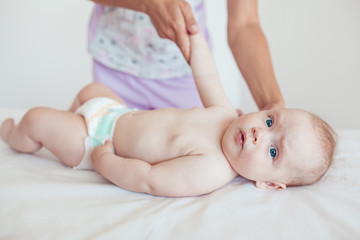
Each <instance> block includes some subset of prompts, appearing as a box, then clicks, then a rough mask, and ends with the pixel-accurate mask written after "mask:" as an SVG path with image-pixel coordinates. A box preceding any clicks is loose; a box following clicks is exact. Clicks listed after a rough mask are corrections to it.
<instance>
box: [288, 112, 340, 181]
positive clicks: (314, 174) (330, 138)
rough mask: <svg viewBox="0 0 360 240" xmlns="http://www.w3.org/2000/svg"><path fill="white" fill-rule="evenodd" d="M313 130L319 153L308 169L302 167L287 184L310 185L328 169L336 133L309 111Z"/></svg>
mask: <svg viewBox="0 0 360 240" xmlns="http://www.w3.org/2000/svg"><path fill="white" fill-rule="evenodd" d="M309 115H310V118H311V121H312V126H313V130H314V132H315V135H316V136H317V144H319V146H320V148H319V149H320V154H318V155H317V156H318V159H317V160H318V161H316V160H315V161H314V164H313V166H312V167H311V168H310V169H304V172H303V173H301V174H295V175H296V176H294V177H293V179H292V180H291V181H290V183H289V184H287V185H288V186H303V185H310V184H313V183H315V182H317V181H319V180H320V179H321V178H322V177H323V176H324V174H325V173H326V171H327V170H328V169H329V167H330V165H331V163H332V160H333V158H334V153H335V148H336V142H337V135H336V133H335V131H334V130H333V129H332V128H331V126H330V125H329V124H328V123H327V122H325V121H324V120H323V119H321V118H320V117H318V116H317V115H315V114H313V113H310V112H309Z"/></svg>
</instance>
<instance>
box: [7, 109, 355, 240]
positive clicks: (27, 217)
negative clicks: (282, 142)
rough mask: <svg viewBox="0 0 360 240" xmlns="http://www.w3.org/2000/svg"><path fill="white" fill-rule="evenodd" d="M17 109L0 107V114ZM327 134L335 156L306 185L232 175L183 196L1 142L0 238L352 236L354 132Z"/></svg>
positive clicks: (14, 112) (11, 113) (14, 113)
mask: <svg viewBox="0 0 360 240" xmlns="http://www.w3.org/2000/svg"><path fill="white" fill-rule="evenodd" d="M24 113H25V111H24V110H19V109H0V121H1V122H2V121H3V120H4V119H5V117H9V116H10V117H14V118H15V119H16V120H17V121H18V120H19V119H20V118H21V116H22V115H23V114H24ZM336 131H337V133H338V136H339V143H338V148H337V151H336V155H335V158H334V162H333V164H332V166H331V167H330V169H329V171H328V172H327V174H326V175H325V176H324V177H323V178H322V179H321V180H320V181H319V182H318V183H316V184H314V185H312V186H303V187H291V188H287V189H286V190H278V191H269V190H260V189H257V188H255V187H254V184H253V183H251V182H249V181H247V180H245V179H243V178H241V177H237V178H235V179H234V180H233V181H231V182H230V183H229V184H227V185H225V186H224V187H222V188H220V189H219V190H217V191H215V192H212V193H210V194H207V195H203V196H199V197H186V198H166V197H156V196H151V195H147V194H141V193H134V192H130V191H126V190H123V189H121V188H119V187H117V186H115V185H113V184H111V183H109V182H108V181H107V180H105V179H104V178H103V177H101V176H100V175H98V174H97V173H95V172H93V171H78V170H73V169H71V168H68V167H66V166H64V165H63V164H62V163H60V162H59V161H58V160H57V159H56V158H55V157H54V156H53V155H52V154H51V153H50V152H48V151H46V150H41V151H39V152H38V153H36V154H32V155H31V154H22V153H17V152H14V151H12V150H11V149H10V148H9V147H8V146H7V145H6V144H4V143H3V142H2V141H0V239H360V227H359V223H360V129H353V130H344V129H337V130H336Z"/></svg>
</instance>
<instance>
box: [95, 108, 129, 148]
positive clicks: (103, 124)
mask: <svg viewBox="0 0 360 240" xmlns="http://www.w3.org/2000/svg"><path fill="white" fill-rule="evenodd" d="M130 111H133V109H129V108H122V109H116V108H115V109H108V113H107V114H106V115H104V116H103V117H102V118H101V120H100V122H99V125H98V127H97V129H96V131H95V134H94V135H93V137H92V145H93V146H94V147H95V146H99V145H103V144H104V141H105V139H107V138H108V137H109V136H110V134H111V129H112V125H113V123H114V120H115V119H116V118H117V117H118V116H119V115H123V114H125V113H127V112H130Z"/></svg>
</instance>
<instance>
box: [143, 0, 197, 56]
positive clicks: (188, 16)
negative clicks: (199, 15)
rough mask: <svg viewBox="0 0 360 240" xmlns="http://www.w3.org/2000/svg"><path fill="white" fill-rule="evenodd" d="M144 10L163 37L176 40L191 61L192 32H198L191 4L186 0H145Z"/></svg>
mask: <svg viewBox="0 0 360 240" xmlns="http://www.w3.org/2000/svg"><path fill="white" fill-rule="evenodd" d="M143 4H144V6H145V9H144V12H145V13H146V14H148V15H149V16H150V19H151V21H152V23H153V25H154V27H155V28H156V31H157V33H158V34H159V36H160V37H161V38H167V39H170V40H172V41H174V42H175V43H176V44H177V45H178V47H179V48H180V50H181V52H182V54H183V55H184V57H185V59H186V61H187V62H190V38H189V33H190V34H195V33H197V32H198V27H197V24H196V20H195V18H194V15H193V12H192V9H191V6H190V4H189V3H187V2H186V1H185V0H143Z"/></svg>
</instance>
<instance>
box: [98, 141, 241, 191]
mask: <svg viewBox="0 0 360 240" xmlns="http://www.w3.org/2000/svg"><path fill="white" fill-rule="evenodd" d="M91 159H92V162H93V166H94V169H95V170H96V172H98V173H99V174H101V175H102V176H103V177H105V178H106V179H108V180H109V181H110V182H112V183H114V184H116V185H117V186H119V187H121V188H123V189H126V190H129V191H134V192H142V193H148V194H152V195H159V196H167V197H184V196H197V195H202V194H206V193H209V192H212V191H214V190H216V189H217V188H219V187H221V186H223V185H225V184H226V183H227V182H229V181H230V180H231V178H229V176H233V177H235V174H233V173H230V174H223V173H224V171H231V170H229V168H228V167H227V166H226V165H225V164H218V163H219V161H218V160H216V161H214V162H213V163H212V162H211V161H212V160H211V159H209V158H205V156H203V155H196V156H184V157H179V158H175V159H171V160H168V161H164V162H160V163H158V164H155V165H151V164H149V163H148V162H145V161H143V160H140V159H134V158H123V157H120V156H117V155H115V154H114V153H113V152H112V149H111V142H110V141H107V142H106V143H105V145H104V146H97V147H96V148H95V149H94V150H93V152H92V154H91ZM224 161H226V160H225V159H224ZM221 168H224V169H221ZM219 173H220V174H219Z"/></svg>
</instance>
